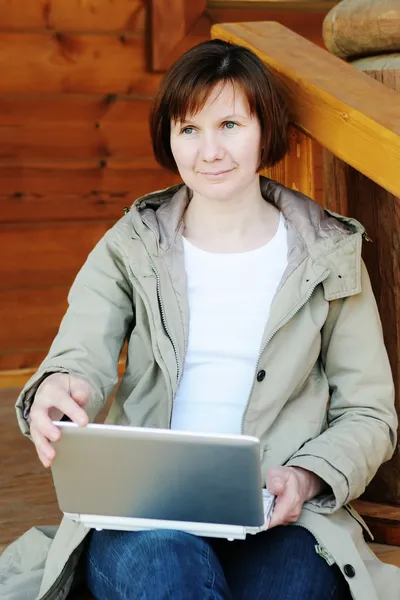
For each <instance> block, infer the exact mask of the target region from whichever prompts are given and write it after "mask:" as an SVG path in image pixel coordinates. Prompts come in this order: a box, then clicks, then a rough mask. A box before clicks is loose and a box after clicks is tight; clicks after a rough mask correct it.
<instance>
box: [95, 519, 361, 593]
mask: <svg viewBox="0 0 400 600" xmlns="http://www.w3.org/2000/svg"><path fill="white" fill-rule="evenodd" d="M315 544H316V542H315V539H314V537H313V536H312V535H311V534H310V533H309V532H308V531H307V530H306V529H304V528H302V527H298V526H289V527H275V528H273V529H271V530H270V531H265V532H263V533H259V534H257V535H255V536H248V537H247V538H246V540H240V541H239V540H238V541H234V542H229V541H227V540H214V539H211V538H201V537H196V536H193V535H190V534H187V533H182V532H178V531H166V530H155V531H139V532H122V531H101V532H98V531H93V532H92V533H91V536H90V539H89V542H88V546H87V550H86V553H85V569H86V580H87V585H88V587H89V589H90V591H91V592H92V594H93V595H94V596H95V598H96V599H97V600H164V599H169V600H233V599H236V598H237V599H239V598H240V599H241V600H267V599H268V600H347V599H350V592H349V588H348V585H347V583H346V581H345V579H344V577H343V575H342V573H341V572H340V570H339V568H338V567H337V566H336V565H333V566H329V565H328V564H327V562H326V561H325V560H324V559H323V558H321V557H320V556H319V555H318V554H317V553H316V551H315Z"/></svg>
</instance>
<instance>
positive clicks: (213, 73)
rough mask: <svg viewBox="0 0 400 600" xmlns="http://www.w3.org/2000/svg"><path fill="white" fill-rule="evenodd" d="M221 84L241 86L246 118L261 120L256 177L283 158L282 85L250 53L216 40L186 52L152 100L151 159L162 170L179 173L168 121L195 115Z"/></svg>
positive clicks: (284, 113)
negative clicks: (152, 156)
mask: <svg viewBox="0 0 400 600" xmlns="http://www.w3.org/2000/svg"><path fill="white" fill-rule="evenodd" d="M221 82H222V83H227V82H229V83H232V84H233V85H235V84H236V85H239V86H241V88H242V89H243V91H244V93H245V95H246V98H247V101H248V103H249V109H250V114H251V115H254V114H256V115H257V117H258V119H259V122H260V126H261V147H262V148H263V149H264V151H263V152H262V155H261V160H260V164H259V167H258V171H261V170H262V169H264V168H265V167H271V166H273V165H275V164H276V163H277V162H279V161H280V160H281V159H282V158H283V157H284V156H285V154H286V153H287V151H288V135H287V130H288V123H289V109H288V104H287V101H286V98H285V93H284V89H283V87H282V85H281V83H280V81H279V80H278V79H277V78H275V76H274V75H272V73H271V72H270V71H269V69H268V68H267V67H266V66H265V65H264V63H263V62H262V61H261V60H260V59H259V58H258V56H257V55H256V54H254V53H253V52H251V50H248V49H247V48H245V47H243V46H238V45H236V44H230V43H228V42H225V41H223V40H219V39H215V40H208V41H206V42H202V43H201V44H198V45H197V46H195V47H194V48H191V49H190V50H188V51H187V52H185V54H183V55H182V56H181V57H180V58H179V59H178V60H177V61H176V63H175V64H174V65H173V66H172V67H171V68H170V69H169V71H168V72H167V73H166V75H165V77H164V79H163V81H162V82H161V85H160V87H159V90H158V92H157V94H156V96H155V98H154V102H153V106H152V110H151V113H150V131H151V138H152V143H153V151H154V156H155V158H156V160H157V161H158V162H159V163H160V164H161V165H162V166H163V167H165V168H167V169H169V170H170V171H172V172H174V173H177V172H178V169H177V166H176V163H175V160H174V157H173V155H172V151H171V144H170V134H171V120H173V121H181V120H184V119H185V118H186V116H187V115H188V114H190V115H195V114H196V113H197V112H199V111H200V110H201V109H202V108H203V106H204V104H205V103H206V101H207V98H208V96H209V94H210V93H211V91H212V90H213V88H214V87H215V85H216V84H218V83H221Z"/></svg>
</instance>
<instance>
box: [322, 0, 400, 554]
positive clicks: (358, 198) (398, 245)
mask: <svg viewBox="0 0 400 600" xmlns="http://www.w3.org/2000/svg"><path fill="white" fill-rule="evenodd" d="M324 40H325V44H326V46H327V48H328V49H329V50H331V51H332V52H333V53H335V54H336V55H338V56H340V57H342V58H344V59H345V60H346V61H347V62H350V63H351V64H352V65H353V66H354V67H355V68H357V69H358V70H360V71H362V72H364V73H365V74H367V75H369V76H370V77H372V78H374V79H376V80H378V81H379V82H381V83H382V84H384V85H386V86H388V87H390V88H392V89H394V90H396V91H398V92H400V4H399V2H398V0H381V1H380V2H375V0H344V1H343V2H341V3H340V4H338V5H337V6H336V7H335V8H334V9H332V11H331V12H330V13H329V14H328V15H327V17H326V19H325V22H324ZM396 50H397V53H396V52H395V51H396ZM359 56H363V58H361V59H360V58H359ZM399 107H400V96H399V102H398V104H397V106H395V105H394V106H393V115H395V114H397V115H400V108H399ZM398 132H400V118H399V119H398ZM380 152H382V149H381V148H379V147H377V148H376V153H377V154H378V153H380ZM324 159H325V160H324V163H325V164H324V175H325V181H324V202H325V205H326V206H327V207H328V208H331V209H332V210H337V211H338V212H340V211H342V212H345V213H347V214H348V215H351V216H353V217H355V218H356V219H358V220H359V221H361V222H362V223H363V225H364V226H365V228H366V230H367V232H368V235H369V237H370V238H372V243H366V244H364V250H363V255H364V259H365V262H366V264H367V267H368V270H369V273H370V276H371V279H372V285H373V288H374V292H375V295H376V298H377V302H378V306H379V310H380V315H381V319H382V324H383V331H384V337H385V343H386V347H387V350H388V353H389V358H390V362H391V366H392V371H393V376H394V380H395V385H396V407H397V412H398V414H399V416H400V198H398V197H395V196H393V195H392V194H390V193H389V192H387V191H386V190H384V189H383V188H381V187H379V186H378V185H377V184H375V183H373V182H372V181H371V180H370V179H368V178H367V177H365V176H363V175H361V174H360V173H359V172H358V171H356V170H354V169H353V168H351V167H349V166H348V165H346V164H345V163H343V162H342V161H340V160H339V159H336V158H335V157H333V156H332V155H330V154H329V153H325V155H324ZM399 176H400V174H399ZM365 326H366V327H368V323H366V324H365ZM371 452H374V448H373V447H372V446H371ZM363 499H364V500H368V501H371V502H375V503H377V502H378V503H382V504H385V505H392V506H400V444H399V446H398V448H397V451H396V453H395V456H394V457H393V458H392V460H391V461H390V462H388V463H386V464H385V465H383V466H382V467H381V469H380V470H379V471H378V474H377V476H376V477H375V478H374V480H373V482H372V483H371V484H370V485H369V487H368V489H367V491H366V493H365V495H364V496H363ZM367 506H368V504H367V503H366V504H365V507H367ZM360 507H361V510H362V508H363V503H361V504H360ZM387 508H388V507H387V506H386V512H387ZM366 512H368V511H366ZM377 512H378V513H379V509H377V510H376V511H375V517H376V513H377ZM384 513H385V510H384V507H382V515H383V514H384ZM365 514H366V513H365ZM396 514H397V515H398V520H396V521H394V520H393V515H392V518H391V520H390V523H389V521H387V523H388V527H387V530H385V528H383V529H382V527H380V528H379V529H375V533H376V534H377V535H378V537H379V540H381V541H387V540H389V539H390V540H391V543H396V544H398V545H400V510H397V513H396ZM366 516H368V514H366ZM384 518H385V517H383V519H384ZM371 524H372V525H373V519H371ZM385 531H387V533H385ZM394 531H396V532H397V533H396V534H395V535H394ZM379 540H378V541H379Z"/></svg>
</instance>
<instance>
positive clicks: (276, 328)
mask: <svg viewBox="0 0 400 600" xmlns="http://www.w3.org/2000/svg"><path fill="white" fill-rule="evenodd" d="M328 275H329V271H325V272H324V274H323V275H321V276H320V277H319V278H318V279H317V280H316V281H315V282H314V285H313V286H312V288H311V289H310V291H309V292H308V293H307V295H306V296H305V297H304V298H303V299H302V300H301V301H300V304H298V305H297V306H295V307H294V309H292V310H291V311H289V312H288V313H287V315H286V316H285V317H284V318H283V320H281V321H280V323H279V324H278V325H277V326H276V327H275V329H273V330H272V331H271V333H270V335H269V337H268V339H267V340H266V341H265V343H264V345H263V346H262V348H261V350H260V353H259V355H258V358H257V364H256V369H255V371H254V377H253V383H252V386H251V390H250V394H249V396H248V398H247V403H246V406H245V409H244V412H243V415H242V421H241V426H240V431H241V433H242V434H243V433H244V420H245V417H246V412H247V409H248V408H249V404H250V398H251V396H252V394H253V390H254V385H255V380H256V375H257V372H258V366H259V363H260V359H261V356H262V354H263V352H264V350H265V348H266V347H267V345H268V344H269V343H270V341H271V340H272V338H273V337H274V335H275V334H276V333H277V331H279V329H281V328H282V327H283V326H284V325H286V323H288V321H290V319H292V318H293V317H294V316H295V314H296V313H298V312H299V310H300V309H301V308H303V306H304V305H305V304H306V303H307V302H308V301H309V299H310V298H311V296H312V294H313V292H314V290H315V288H316V287H317V285H319V284H320V283H322V282H323V281H324V280H325V279H326V278H327V277H328Z"/></svg>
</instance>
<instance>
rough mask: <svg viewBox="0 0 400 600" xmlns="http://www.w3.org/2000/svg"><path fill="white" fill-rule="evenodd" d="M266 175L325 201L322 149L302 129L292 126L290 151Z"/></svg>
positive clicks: (314, 198) (319, 200)
mask: <svg viewBox="0 0 400 600" xmlns="http://www.w3.org/2000/svg"><path fill="white" fill-rule="evenodd" d="M265 175H266V176H267V177H270V178H271V179H274V180H275V181H279V183H282V184H283V185H285V186H287V187H288V188H290V189H293V190H298V191H300V192H302V193H303V194H306V195H307V196H309V197H310V198H312V199H313V200H315V201H316V202H318V203H319V204H322V202H323V189H322V184H323V178H322V175H323V170H322V149H321V147H320V146H319V145H318V144H317V142H314V140H312V139H311V138H309V137H307V136H306V135H304V134H303V133H302V132H301V131H299V130H297V129H295V128H294V127H291V128H290V131H289V153H288V154H287V155H286V156H285V158H284V159H283V160H282V161H280V162H279V163H278V164H277V165H275V166H274V167H272V168H271V169H267V170H266V171H265Z"/></svg>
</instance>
